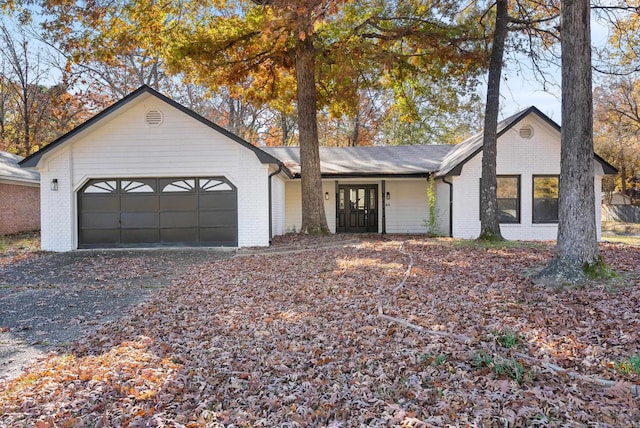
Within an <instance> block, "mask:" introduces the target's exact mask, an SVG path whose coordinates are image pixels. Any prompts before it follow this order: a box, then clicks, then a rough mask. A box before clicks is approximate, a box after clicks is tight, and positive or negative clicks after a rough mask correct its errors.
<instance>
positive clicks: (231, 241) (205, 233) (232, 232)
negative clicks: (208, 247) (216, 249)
mask: <svg viewBox="0 0 640 428" xmlns="http://www.w3.org/2000/svg"><path fill="white" fill-rule="evenodd" d="M200 239H201V241H202V242H206V243H208V244H212V245H233V246H235V245H237V241H236V229H235V228H223V227H204V228H201V229H200Z"/></svg>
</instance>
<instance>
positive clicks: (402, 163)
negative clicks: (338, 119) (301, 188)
mask: <svg viewBox="0 0 640 428" xmlns="http://www.w3.org/2000/svg"><path fill="white" fill-rule="evenodd" d="M453 147H454V146H451V145H412V146H360V147H320V171H321V173H322V175H323V176H324V177H351V176H358V177H362V176H387V175H393V176H428V175H429V174H431V173H432V172H433V171H436V170H437V169H438V166H439V165H440V163H441V162H442V160H443V159H444V157H445V155H446V154H447V153H449V152H450V151H451V149H452V148H453ZM263 150H264V151H265V152H267V153H270V154H271V155H272V156H274V157H276V158H278V159H280V160H281V161H282V162H283V163H284V165H285V166H286V167H287V168H288V169H289V170H290V171H291V172H292V173H293V175H294V176H295V177H299V176H300V148H299V147H264V148H263Z"/></svg>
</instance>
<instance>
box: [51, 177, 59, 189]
mask: <svg viewBox="0 0 640 428" xmlns="http://www.w3.org/2000/svg"><path fill="white" fill-rule="evenodd" d="M51 190H53V191H54V192H55V191H56V190H58V179H57V178H54V179H53V180H51Z"/></svg>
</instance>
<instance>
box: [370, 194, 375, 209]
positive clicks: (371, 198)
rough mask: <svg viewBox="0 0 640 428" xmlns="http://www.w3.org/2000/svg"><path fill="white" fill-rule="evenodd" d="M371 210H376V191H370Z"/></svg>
mask: <svg viewBox="0 0 640 428" xmlns="http://www.w3.org/2000/svg"><path fill="white" fill-rule="evenodd" d="M369 209H372V210H375V209H376V189H369Z"/></svg>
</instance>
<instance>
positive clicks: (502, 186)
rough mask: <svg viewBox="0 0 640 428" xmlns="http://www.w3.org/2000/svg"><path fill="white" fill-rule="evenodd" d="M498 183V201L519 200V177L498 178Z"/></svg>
mask: <svg viewBox="0 0 640 428" xmlns="http://www.w3.org/2000/svg"><path fill="white" fill-rule="evenodd" d="M497 181H498V187H497V188H496V193H497V195H498V199H501V198H514V199H517V198H518V177H497Z"/></svg>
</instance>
